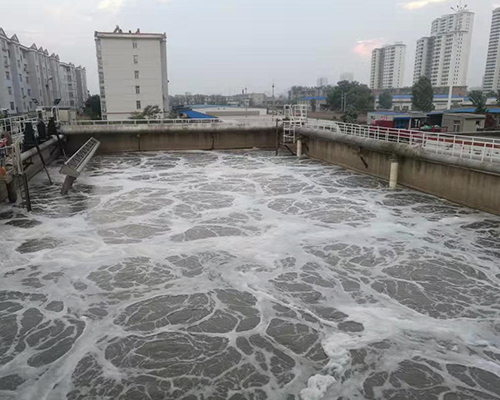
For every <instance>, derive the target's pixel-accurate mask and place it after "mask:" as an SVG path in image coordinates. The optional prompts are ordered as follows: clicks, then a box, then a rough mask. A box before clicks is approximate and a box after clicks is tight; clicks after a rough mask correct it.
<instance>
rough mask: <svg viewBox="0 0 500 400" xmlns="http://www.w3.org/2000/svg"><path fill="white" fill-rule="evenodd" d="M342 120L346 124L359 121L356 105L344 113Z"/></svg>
mask: <svg viewBox="0 0 500 400" xmlns="http://www.w3.org/2000/svg"><path fill="white" fill-rule="evenodd" d="M342 122H345V123H346V124H355V123H356V122H358V112H357V111H356V109H355V108H354V107H349V108H348V109H347V111H346V112H345V114H344V115H342Z"/></svg>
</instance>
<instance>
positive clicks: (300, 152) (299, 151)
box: [297, 139, 302, 157]
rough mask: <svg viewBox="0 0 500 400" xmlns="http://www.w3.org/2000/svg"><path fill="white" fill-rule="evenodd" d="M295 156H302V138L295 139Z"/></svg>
mask: <svg viewBox="0 0 500 400" xmlns="http://www.w3.org/2000/svg"><path fill="white" fill-rule="evenodd" d="M297 157H302V140H300V139H299V140H297Z"/></svg>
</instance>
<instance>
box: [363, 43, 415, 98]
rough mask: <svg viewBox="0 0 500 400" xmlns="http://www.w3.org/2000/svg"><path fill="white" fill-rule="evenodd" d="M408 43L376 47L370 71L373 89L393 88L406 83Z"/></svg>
mask: <svg viewBox="0 0 500 400" xmlns="http://www.w3.org/2000/svg"><path fill="white" fill-rule="evenodd" d="M405 58H406V45H405V44H403V43H396V44H394V45H388V46H384V47H382V48H379V49H374V50H373V52H372V64H371V73H370V88H371V89H393V88H400V87H403V85H404V73H405Z"/></svg>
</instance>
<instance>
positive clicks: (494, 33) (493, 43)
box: [483, 7, 500, 92]
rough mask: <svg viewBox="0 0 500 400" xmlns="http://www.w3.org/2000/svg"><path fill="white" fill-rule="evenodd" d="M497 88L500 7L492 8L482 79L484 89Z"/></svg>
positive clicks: (499, 63) (498, 81)
mask: <svg viewBox="0 0 500 400" xmlns="http://www.w3.org/2000/svg"><path fill="white" fill-rule="evenodd" d="M498 89H500V7H499V8H495V10H493V18H492V20H491V33H490V44H489V47H488V56H487V58H486V71H485V73H484V80H483V90H484V91H486V92H490V91H495V92H496V91H497V90H498Z"/></svg>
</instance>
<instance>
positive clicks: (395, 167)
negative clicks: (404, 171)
mask: <svg viewBox="0 0 500 400" xmlns="http://www.w3.org/2000/svg"><path fill="white" fill-rule="evenodd" d="M398 171H399V160H398V159H397V158H391V173H390V176H389V188H391V189H396V188H397V187H398Z"/></svg>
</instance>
